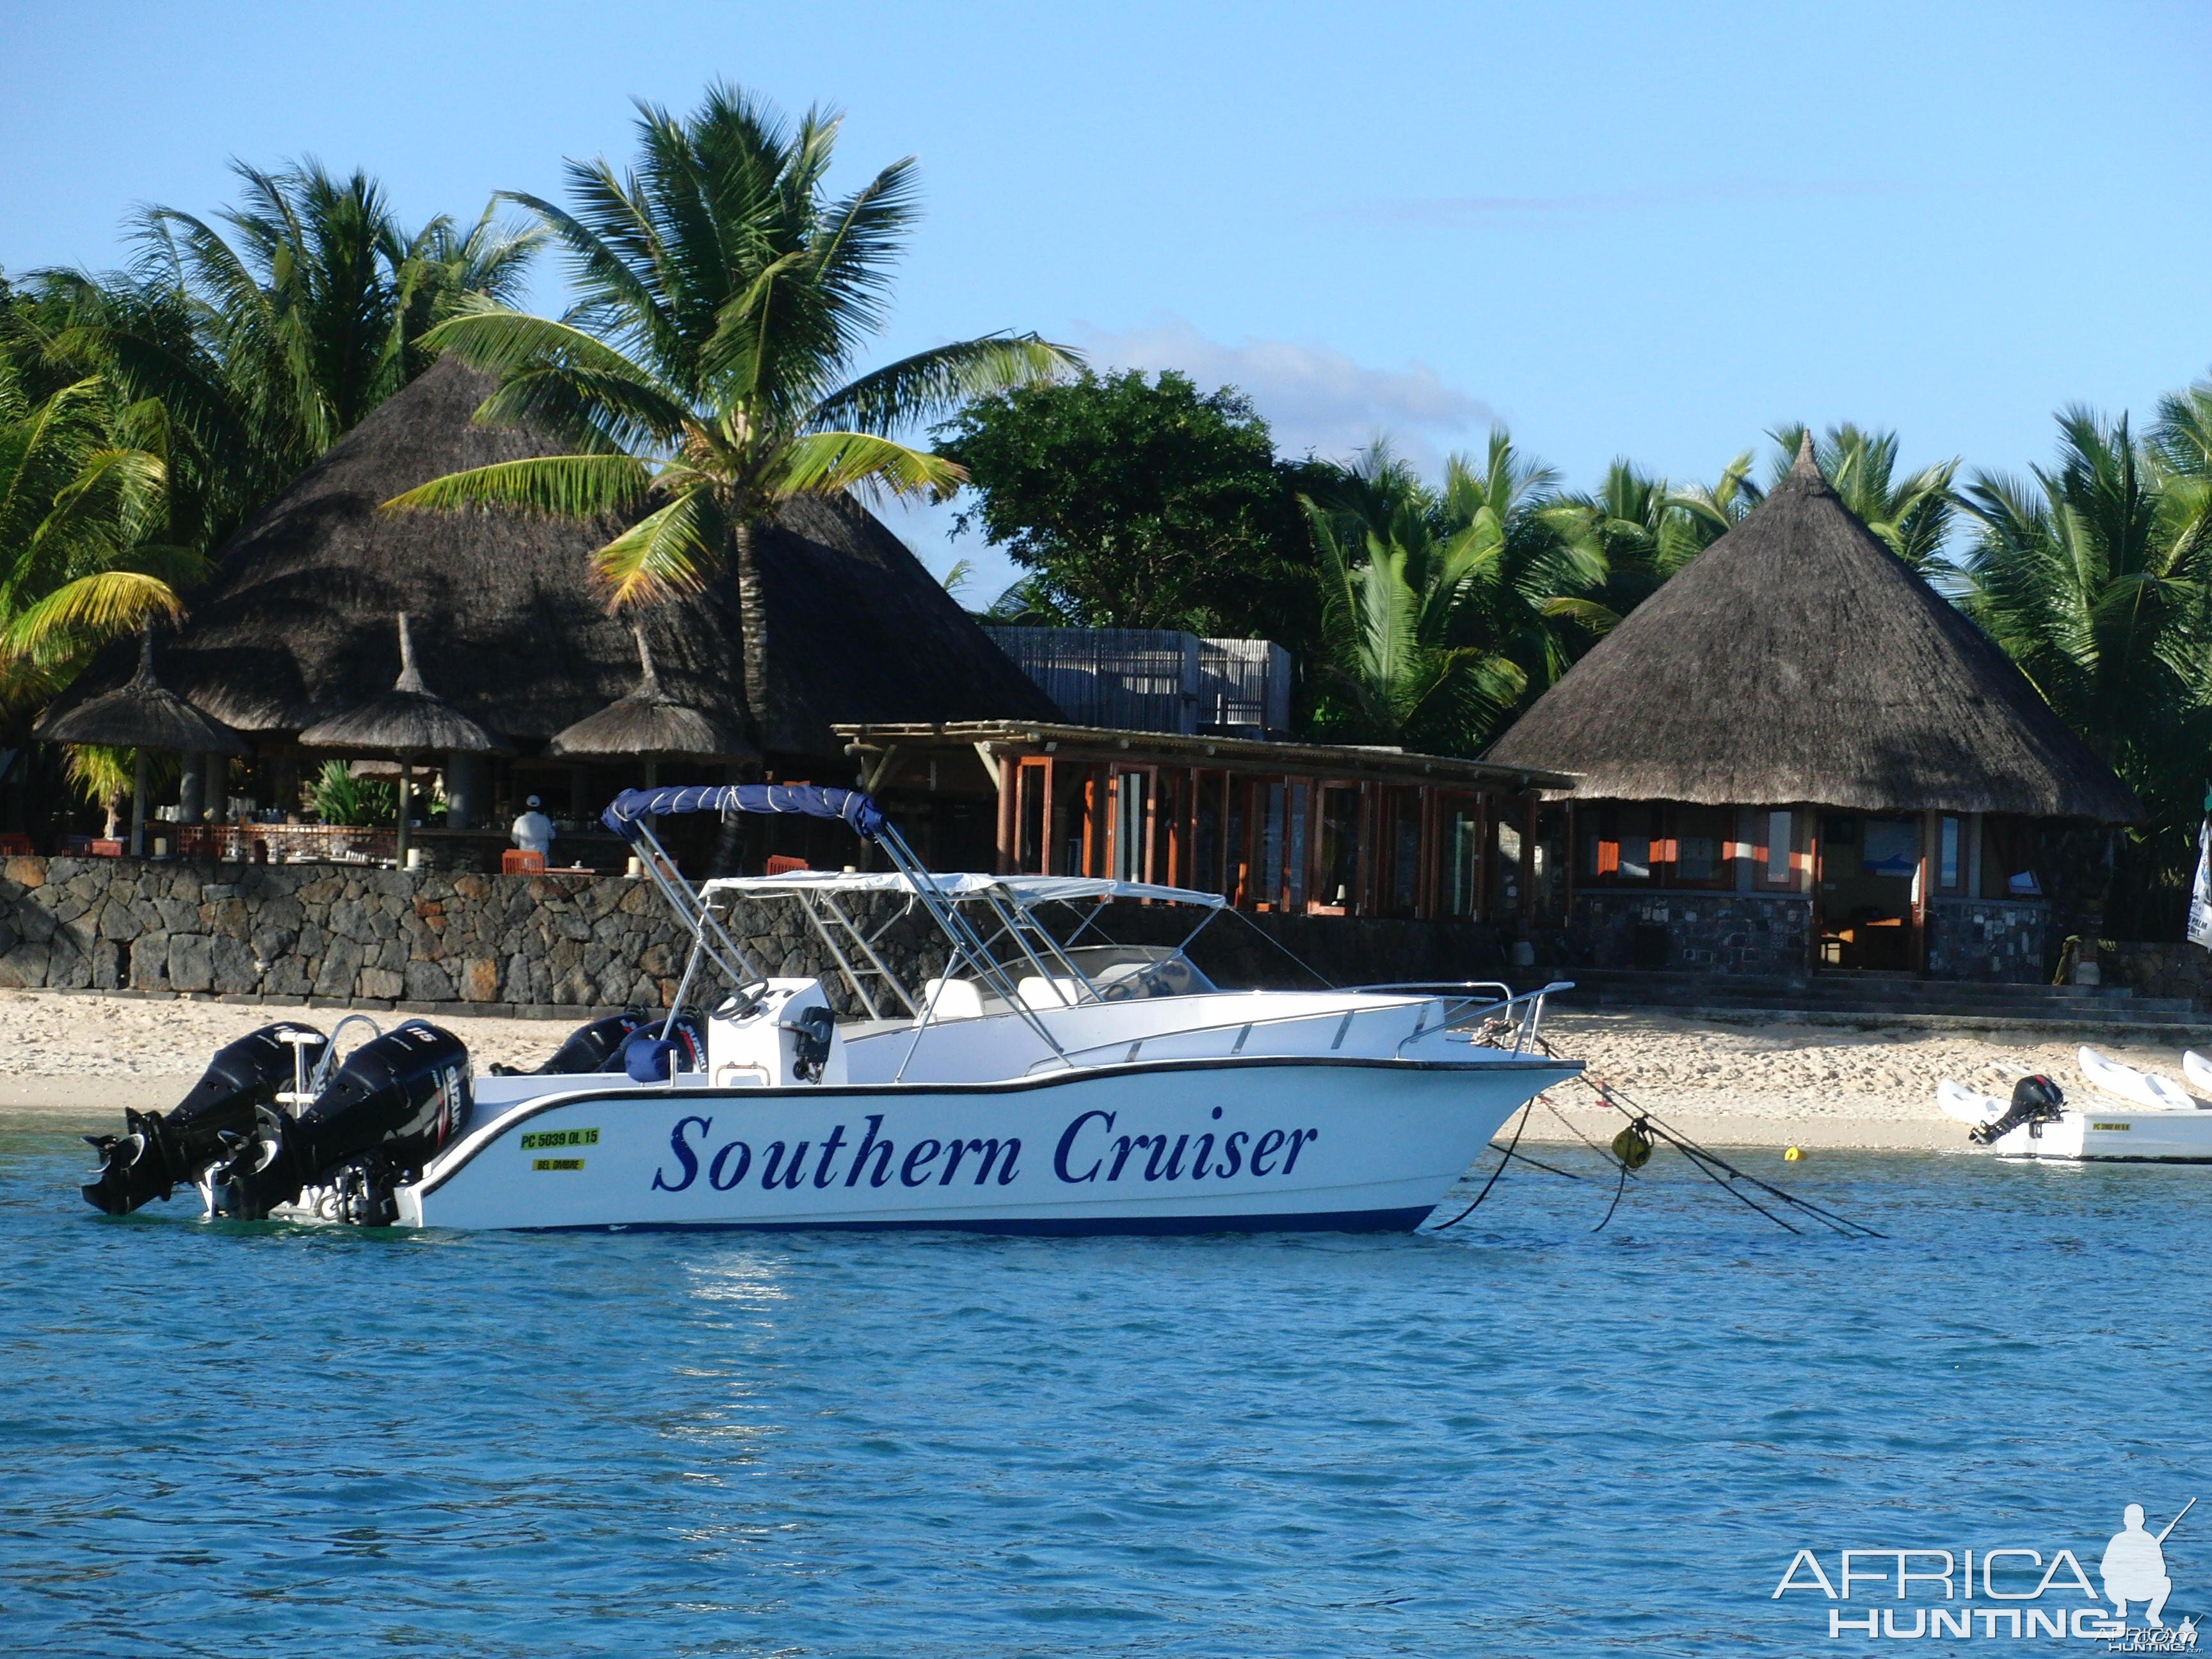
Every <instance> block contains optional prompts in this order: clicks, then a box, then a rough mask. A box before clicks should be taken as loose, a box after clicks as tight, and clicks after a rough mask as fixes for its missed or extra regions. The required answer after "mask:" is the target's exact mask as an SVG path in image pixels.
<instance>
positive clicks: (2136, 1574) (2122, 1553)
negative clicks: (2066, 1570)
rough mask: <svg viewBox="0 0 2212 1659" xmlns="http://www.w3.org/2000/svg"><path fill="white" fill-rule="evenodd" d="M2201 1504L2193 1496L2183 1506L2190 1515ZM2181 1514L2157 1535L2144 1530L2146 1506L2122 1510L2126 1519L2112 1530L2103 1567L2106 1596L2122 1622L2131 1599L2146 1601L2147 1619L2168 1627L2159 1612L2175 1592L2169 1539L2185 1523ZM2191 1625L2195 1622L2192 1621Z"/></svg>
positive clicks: (2162, 1628) (2150, 1624) (2150, 1623)
mask: <svg viewBox="0 0 2212 1659" xmlns="http://www.w3.org/2000/svg"><path fill="white" fill-rule="evenodd" d="M2196 1506H2197V1500H2196V1499H2195V1498H2191V1499H2190V1500H2189V1501H2188V1502H2187V1503H2186V1504H2183V1505H2182V1506H2181V1515H2186V1514H2188V1513H2189V1511H2190V1510H2192V1509H2194V1508H2195V1507H2196ZM2181 1515H2177V1516H2174V1517H2173V1519H2172V1520H2171V1521H2169V1522H2166V1530H2165V1531H2164V1532H2161V1533H2160V1534H2159V1535H2158V1536H2157V1537H2155V1538H2154V1537H2152V1536H2151V1535H2150V1534H2148V1532H2146V1531H2144V1530H2143V1506H2142V1504H2129V1505H2128V1507H2127V1509H2126V1510H2124V1512H2123V1513H2122V1515H2121V1516H2120V1519H2121V1521H2122V1522H2123V1523H2124V1524H2123V1525H2122V1527H2121V1528H2120V1530H2119V1531H2118V1532H2116V1533H2114V1534H2112V1542H2111V1543H2109V1544H2107V1545H2106V1546H2105V1559H2104V1560H2103V1562H2102V1563H2101V1564H2100V1567H2099V1571H2100V1572H2101V1573H2102V1574H2103V1576H2104V1580H2105V1599H2106V1601H2110V1602H2111V1603H2112V1609H2113V1611H2114V1612H2115V1613H2118V1614H2119V1618H2120V1622H2121V1623H2122V1624H2125V1623H2126V1622H2127V1619H2128V1603H2129V1602H2130V1601H2143V1602H2148V1604H2149V1605H2148V1606H2147V1607H2144V1608H2143V1622H2144V1623H2145V1624H2147V1625H2149V1626H2152V1627H2153V1628H2154V1629H2157V1630H2164V1629H2165V1628H2166V1620H2163V1619H2161V1618H2160V1617H2159V1614H2160V1613H2164V1612H2165V1611H2166V1597H2167V1596H2169V1595H2172V1594H2173V1580H2172V1579H2171V1578H2169V1577H2166V1537H2167V1535H2168V1534H2171V1533H2172V1531H2173V1529H2174V1528H2176V1527H2178V1526H2179V1525H2180V1524H2181ZM2194 1628H2195V1626H2194V1625H2193V1624H2192V1625H2191V1629H2194Z"/></svg>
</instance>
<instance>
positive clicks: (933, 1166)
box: [541, 1112, 1211, 1193]
mask: <svg viewBox="0 0 2212 1659" xmlns="http://www.w3.org/2000/svg"><path fill="white" fill-rule="evenodd" d="M883 1127H884V1120H883V1115H882V1114H881V1113H879V1112H872V1113H870V1114H869V1115H868V1120H867V1128H866V1131H865V1133H863V1134H862V1135H861V1137H860V1144H859V1146H856V1147H854V1152H853V1160H852V1163H851V1165H850V1166H849V1168H848V1169H847V1170H845V1171H844V1172H843V1173H844V1176H845V1184H846V1185H847V1186H848V1187H854V1186H858V1185H859V1184H860V1177H861V1176H863V1175H866V1176H867V1177H868V1184H869V1185H870V1186H872V1187H880V1186H883V1185H884V1183H885V1182H888V1181H889V1180H890V1172H891V1170H892V1168H893V1162H894V1159H895V1158H896V1155H897V1152H898V1148H897V1147H896V1146H895V1145H894V1144H893V1143H892V1142H891V1141H890V1140H889V1139H886V1138H885V1137H884V1134H883V1133H882V1131H883ZM712 1133H714V1119H712V1118H709V1117H683V1118H678V1120H677V1121H676V1127H674V1128H673V1129H671V1131H670V1132H669V1135H668V1150H669V1152H670V1153H671V1155H672V1156H673V1157H674V1158H675V1159H676V1167H675V1169H674V1170H670V1169H669V1168H668V1167H667V1166H666V1165H665V1164H664V1165H663V1166H662V1167H660V1168H659V1169H657V1170H654V1171H653V1191H655V1192H657V1193H680V1192H685V1191H688V1190H689V1189H690V1187H691V1185H692V1183H693V1182H696V1181H697V1180H698V1178H699V1167H700V1154H701V1152H703V1151H705V1149H706V1144H707V1140H708V1136H710V1135H711V1134H712ZM1209 1139H1211V1137H1209ZM848 1144H850V1143H849V1142H848V1138H847V1135H846V1128H845V1125H843V1124H842V1123H838V1124H833V1125H832V1126H831V1127H830V1130H829V1133H828V1134H827V1135H825V1136H824V1137H823V1140H822V1145H821V1147H820V1150H819V1151H818V1152H817V1151H816V1149H815V1146H814V1143H813V1142H811V1141H808V1140H801V1141H798V1142H795V1143H794V1142H787V1141H781V1140H771V1141H769V1143H768V1144H767V1145H766V1146H763V1148H762V1149H761V1150H760V1152H759V1154H758V1161H759V1164H760V1171H761V1176H760V1185H761V1190H762V1191H763V1192H777V1191H782V1192H791V1193H795V1192H797V1191H799V1188H801V1187H802V1186H804V1185H805V1184H806V1183H807V1182H808V1181H809V1180H810V1179H811V1182H812V1183H813V1185H814V1186H815V1188H817V1189H825V1188H828V1187H829V1184H830V1182H832V1181H833V1180H835V1179H836V1176H837V1174H838V1173H839V1171H838V1169H837V1166H836V1158H837V1154H838V1153H839V1152H841V1151H842V1150H843V1149H844V1148H845V1147H846V1146H848ZM810 1154H811V1158H810ZM1021 1155H1022V1143H1021V1140H1020V1138H1019V1137H1018V1136H1014V1135H1009V1136H1007V1137H1006V1139H1003V1140H1001V1139H973V1140H963V1139H958V1138H957V1137H955V1138H954V1139H951V1140H943V1141H940V1140H933V1139H922V1140H918V1141H915V1143H914V1144H913V1145H912V1146H909V1147H908V1149H907V1152H906V1156H905V1158H903V1159H902V1160H900V1161H898V1162H897V1164H896V1167H897V1170H898V1176H899V1182H900V1183H901V1184H902V1185H903V1186H908V1187H923V1186H927V1185H928V1184H929V1182H930V1180H931V1178H932V1177H933V1176H934V1177H935V1179H936V1182H937V1184H938V1185H939V1186H940V1187H950V1186H951V1184H952V1183H953V1181H954V1179H955V1178H956V1177H957V1176H960V1175H961V1174H963V1172H964V1173H966V1174H968V1176H969V1179H970V1181H971V1182H972V1183H973V1184H974V1185H975V1186H978V1187H981V1186H984V1185H986V1184H987V1183H988V1182H990V1181H991V1180H992V1178H993V1176H996V1177H997V1181H998V1184H999V1185H1000V1186H1001V1187H1006V1186H1011V1185H1012V1183H1013V1182H1014V1180H1015V1178H1016V1176H1018V1175H1019V1174H1020V1173H1021V1170H1020V1167H1019V1160H1020V1158H1021ZM871 1159H873V1160H874V1163H873V1165H872V1166H871V1164H870V1160H871ZM971 1160H972V1161H971ZM754 1161H755V1154H754V1152H753V1148H752V1146H750V1144H749V1143H747V1142H745V1141H743V1140H729V1141H725V1142H724V1143H723V1144H722V1145H721V1146H719V1147H717V1148H716V1149H715V1150H714V1153H713V1154H712V1156H711V1157H710V1158H708V1162H707V1166H706V1168H707V1184H708V1186H709V1187H711V1188H714V1190H715V1191H716V1192H718V1193H726V1192H729V1191H731V1190H732V1188H735V1187H736V1186H737V1185H738V1183H739V1182H742V1181H743V1180H744V1178H745V1177H746V1176H748V1175H749V1174H750V1173H751V1171H752V1168H753V1164H754ZM940 1161H941V1167H940ZM810 1164H811V1168H810ZM541 1167H542V1165H541Z"/></svg>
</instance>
